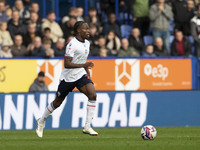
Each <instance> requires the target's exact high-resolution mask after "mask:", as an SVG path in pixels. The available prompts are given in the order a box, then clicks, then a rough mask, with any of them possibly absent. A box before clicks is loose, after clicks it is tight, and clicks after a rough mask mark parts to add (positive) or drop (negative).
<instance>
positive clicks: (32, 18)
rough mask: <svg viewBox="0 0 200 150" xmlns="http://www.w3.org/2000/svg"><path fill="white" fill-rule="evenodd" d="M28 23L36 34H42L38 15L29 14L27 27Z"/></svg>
mask: <svg viewBox="0 0 200 150" xmlns="http://www.w3.org/2000/svg"><path fill="white" fill-rule="evenodd" d="M30 23H32V24H34V26H35V27H36V32H38V33H40V34H42V22H41V21H40V20H39V19H38V14H37V13H36V12H31V14H30V19H29V20H28V21H27V25H28V24H30Z"/></svg>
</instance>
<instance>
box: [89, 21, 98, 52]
mask: <svg viewBox="0 0 200 150" xmlns="http://www.w3.org/2000/svg"><path fill="white" fill-rule="evenodd" d="M98 38H99V33H98V30H97V26H96V25H94V24H91V25H90V38H89V41H90V49H93V48H94V47H95V46H96V45H97V44H98Z"/></svg>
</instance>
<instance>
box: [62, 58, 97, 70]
mask: <svg viewBox="0 0 200 150" xmlns="http://www.w3.org/2000/svg"><path fill="white" fill-rule="evenodd" d="M64 66H65V68H70V69H73V68H92V67H94V64H93V62H86V63H85V64H75V63H72V58H70V57H65V59H64Z"/></svg>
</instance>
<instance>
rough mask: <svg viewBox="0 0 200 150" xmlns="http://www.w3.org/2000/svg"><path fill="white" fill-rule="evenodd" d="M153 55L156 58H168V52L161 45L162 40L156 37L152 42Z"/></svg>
mask: <svg viewBox="0 0 200 150" xmlns="http://www.w3.org/2000/svg"><path fill="white" fill-rule="evenodd" d="M154 53H155V54H156V56H168V52H167V50H166V49H165V47H164V45H163V40H162V38H161V37H157V38H155V40H154Z"/></svg>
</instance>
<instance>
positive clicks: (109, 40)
mask: <svg viewBox="0 0 200 150" xmlns="http://www.w3.org/2000/svg"><path fill="white" fill-rule="evenodd" d="M106 46H107V47H108V48H109V49H110V50H111V55H112V56H116V55H117V53H118V51H119V49H120V47H121V42H120V39H119V38H118V36H117V35H116V34H115V31H114V30H110V31H109V32H108V35H107V37H106Z"/></svg>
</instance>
